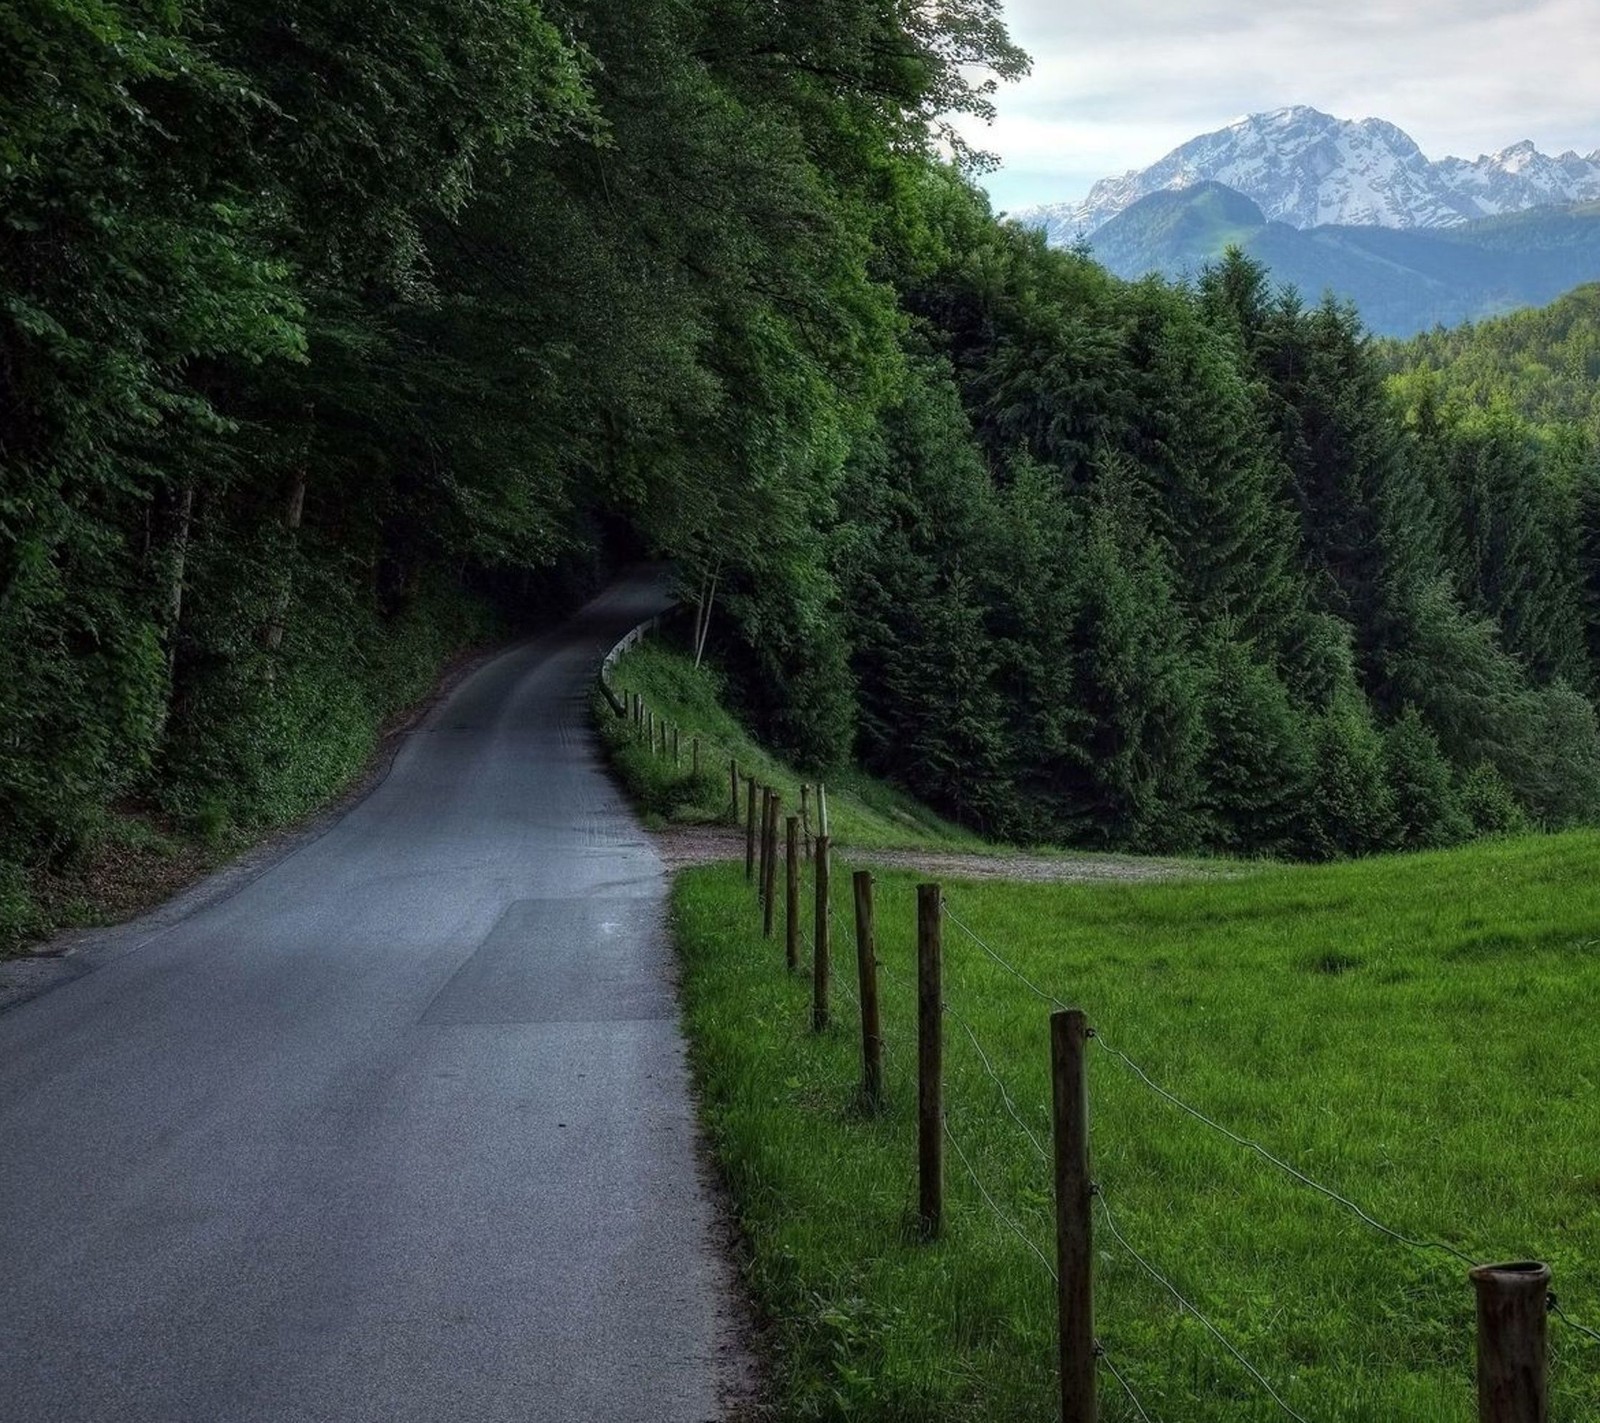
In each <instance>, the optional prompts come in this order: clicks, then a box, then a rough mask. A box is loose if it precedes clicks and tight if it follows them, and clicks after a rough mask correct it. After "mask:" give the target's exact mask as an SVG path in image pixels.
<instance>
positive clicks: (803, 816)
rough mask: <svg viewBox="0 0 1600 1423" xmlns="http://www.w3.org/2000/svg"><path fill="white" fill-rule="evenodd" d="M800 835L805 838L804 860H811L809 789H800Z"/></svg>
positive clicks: (808, 787)
mask: <svg viewBox="0 0 1600 1423" xmlns="http://www.w3.org/2000/svg"><path fill="white" fill-rule="evenodd" d="M800 833H801V834H802V835H803V836H804V837H805V842H806V859H808V860H809V859H810V858H811V787H810V786H801V787H800Z"/></svg>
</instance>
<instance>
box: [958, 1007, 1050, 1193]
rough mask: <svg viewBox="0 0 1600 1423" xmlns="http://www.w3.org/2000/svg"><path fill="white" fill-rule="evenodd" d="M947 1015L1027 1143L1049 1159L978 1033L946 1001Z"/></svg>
mask: <svg viewBox="0 0 1600 1423" xmlns="http://www.w3.org/2000/svg"><path fill="white" fill-rule="evenodd" d="M944 1011H945V1014H946V1016H947V1017H950V1018H953V1019H954V1020H955V1021H956V1023H957V1024H959V1025H960V1027H961V1030H962V1031H963V1032H964V1033H966V1035H967V1037H968V1039H969V1040H970V1041H971V1043H972V1048H973V1051H974V1052H976V1053H977V1054H978V1061H980V1062H981V1063H982V1064H983V1070H984V1071H985V1072H987V1073H988V1074H989V1078H990V1080H991V1081H992V1082H993V1083H994V1085H995V1086H996V1087H998V1088H999V1089H1000V1100H1001V1101H1002V1102H1004V1103H1005V1108H1006V1111H1008V1112H1009V1113H1010V1114H1011V1120H1012V1121H1014V1122H1015V1123H1016V1124H1017V1125H1018V1126H1019V1127H1021V1128H1022V1134H1023V1135H1024V1136H1025V1137H1027V1138H1028V1143H1029V1145H1031V1146H1032V1147H1033V1149H1034V1151H1035V1152H1036V1153H1037V1154H1038V1157H1039V1159H1040V1160H1041V1161H1049V1160H1050V1153H1049V1152H1048V1151H1046V1150H1045V1149H1044V1143H1043V1142H1041V1141H1040V1140H1039V1138H1038V1137H1037V1136H1036V1135H1035V1134H1034V1132H1033V1129H1032V1128H1031V1127H1030V1126H1029V1125H1028V1124H1027V1123H1026V1122H1025V1121H1023V1120H1022V1114H1021V1113H1020V1112H1019V1111H1018V1110H1017V1107H1016V1103H1014V1102H1013V1101H1012V1100H1011V1093H1010V1092H1009V1091H1007V1090H1006V1084H1005V1082H1004V1081H1002V1080H1001V1077H1000V1074H999V1073H998V1072H996V1071H995V1070H994V1064H993V1063H992V1062H990V1060H989V1054H988V1053H986V1052H985V1051H984V1050H983V1044H982V1043H980V1042H979V1041H978V1035H977V1034H976V1033H975V1032H973V1031H972V1024H971V1023H969V1022H968V1021H967V1020H966V1019H965V1018H963V1017H962V1016H961V1014H959V1013H958V1012H956V1010H955V1009H954V1008H952V1007H951V1006H950V1005H949V1004H948V1003H946V1004H945V1005H944Z"/></svg>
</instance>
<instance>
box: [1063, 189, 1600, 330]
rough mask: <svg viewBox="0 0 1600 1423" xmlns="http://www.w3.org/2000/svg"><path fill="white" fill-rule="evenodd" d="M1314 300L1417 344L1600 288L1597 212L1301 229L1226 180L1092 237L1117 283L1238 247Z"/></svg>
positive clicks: (1162, 196)
mask: <svg viewBox="0 0 1600 1423" xmlns="http://www.w3.org/2000/svg"><path fill="white" fill-rule="evenodd" d="M1234 244H1236V245H1238V246H1239V247H1242V248H1243V249H1244V250H1245V252H1246V253H1248V254H1249V255H1250V256H1252V257H1254V258H1255V259H1257V260H1258V261H1260V262H1263V263H1265V264H1266V266H1267V267H1268V268H1269V270H1270V271H1271V273H1272V278H1273V280H1274V281H1275V282H1279V283H1287V284H1289V285H1291V286H1294V287H1297V288H1299V290H1300V292H1301V293H1302V295H1303V296H1304V297H1305V298H1306V299H1307V301H1317V300H1319V299H1320V298H1321V296H1322V294H1323V293H1324V292H1326V291H1332V292H1334V293H1335V294H1336V295H1338V296H1340V297H1343V298H1348V299H1349V300H1351V301H1354V302H1355V304H1356V306H1357V308H1358V309H1359V310H1360V312H1361V315H1362V317H1363V318H1364V320H1365V321H1366V323H1367V325H1368V326H1370V327H1371V328H1372V330H1374V331H1376V332H1377V333H1379V334H1380V335H1387V336H1411V335H1414V334H1416V333H1417V332H1419V331H1425V330H1427V329H1429V328H1430V327H1433V326H1436V325H1443V326H1454V325H1458V324H1460V323H1461V322H1464V321H1476V320H1479V319H1482V318H1484V317H1489V316H1497V315H1501V314H1504V313H1506V312H1510V311H1514V310H1517V309H1518V308H1521V307H1526V306H1540V305H1543V304H1544V303H1546V302H1550V301H1553V300H1555V298H1556V297H1558V296H1560V295H1561V294H1562V293H1564V292H1567V291H1570V290H1571V289H1572V288H1573V287H1576V286H1579V285H1581V284H1582V283H1584V282H1590V281H1594V280H1596V279H1600V203H1587V204H1577V205H1572V206H1568V207H1555V208H1535V209H1532V210H1530V211H1528V212H1521V213H1512V214H1509V215H1507V216H1504V217H1495V218H1485V219H1483V220H1481V221H1478V222H1472V223H1466V224H1464V225H1463V226H1460V227H1453V228H1434V229H1429V230H1416V229H1410V230H1406V229H1398V228H1387V227H1336V226H1328V227H1313V228H1307V229H1304V230H1302V229H1299V228H1294V227H1290V226H1289V225H1288V224H1287V223H1282V222H1271V221H1269V220H1268V219H1267V217H1266V216H1265V214H1263V213H1262V211H1261V209H1260V208H1259V207H1258V206H1257V205H1256V204H1255V203H1253V202H1252V201H1251V200H1250V199H1249V198H1247V197H1245V196H1244V195H1243V194H1241V193H1237V192H1235V191H1233V190H1232V189H1231V188H1226V187H1224V186H1223V185H1222V184H1220V183H1201V184H1198V185H1197V186H1195V187H1192V188H1184V189H1181V190H1178V191H1172V192H1161V193H1152V194H1151V195H1150V196H1149V197H1147V198H1143V199H1141V200H1140V201H1139V202H1137V203H1135V204H1134V205H1133V206H1132V207H1131V208H1129V209H1128V210H1127V211H1126V212H1124V213H1122V214H1121V215H1119V216H1118V217H1115V218H1113V219H1112V220H1111V221H1110V222H1108V223H1107V224H1106V225H1105V226H1104V227H1102V228H1101V229H1100V230H1099V231H1098V232H1097V233H1095V234H1094V236H1093V237H1092V238H1091V239H1090V240H1089V246H1090V249H1091V251H1092V252H1093V254H1094V256H1095V258H1096V260H1097V261H1099V262H1101V263H1103V264H1104V265H1105V266H1106V267H1108V268H1110V269H1111V271H1113V272H1115V273H1116V274H1117V275H1119V276H1122V277H1128V278H1138V277H1142V276H1145V275H1146V274H1148V273H1150V272H1159V273H1161V274H1162V275H1164V276H1167V277H1183V276H1192V275H1194V274H1195V273H1196V272H1198V271H1199V269H1200V268H1201V267H1202V266H1204V265H1205V264H1206V263H1207V262H1210V261H1213V260H1215V259H1216V258H1217V257H1219V256H1221V255H1222V253H1223V252H1224V251H1225V250H1226V249H1227V247H1228V246H1230V245H1234Z"/></svg>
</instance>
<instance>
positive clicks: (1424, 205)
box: [1011, 104, 1600, 247]
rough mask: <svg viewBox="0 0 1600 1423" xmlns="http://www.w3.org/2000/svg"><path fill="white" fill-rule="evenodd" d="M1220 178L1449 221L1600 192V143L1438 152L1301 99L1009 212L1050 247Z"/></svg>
mask: <svg viewBox="0 0 1600 1423" xmlns="http://www.w3.org/2000/svg"><path fill="white" fill-rule="evenodd" d="M1202 182H1217V183H1221V184H1222V185H1224V186H1225V187H1228V188H1231V189H1233V190H1234V191H1235V192H1238V193H1241V194H1243V195H1244V196H1245V197H1247V198H1249V199H1250V200H1251V201H1253V202H1254V203H1256V204H1257V206H1259V207H1260V208H1261V210H1262V212H1263V214H1264V215H1265V216H1266V217H1267V218H1268V220H1269V221H1275V222H1283V223H1286V224H1287V225H1289V226H1290V227H1296V228H1302V229H1304V228H1310V227H1324V226H1333V225H1337V226H1344V227H1390V228H1401V229H1411V228H1424V229H1427V228H1448V227H1458V226H1461V225H1463V224H1465V223H1468V222H1473V221H1476V220H1479V219H1482V218H1487V217H1499V216H1504V215H1506V214H1509V213H1513V212H1523V211H1527V210H1528V209H1530V208H1536V207H1547V206H1557V205H1563V204H1568V203H1574V202H1584V201H1590V200H1593V199H1597V198H1600V148H1597V149H1596V150H1595V151H1594V152H1593V153H1590V154H1587V155H1582V154H1579V153H1577V152H1576V151H1574V150H1568V151H1567V152H1564V153H1561V154H1558V155H1556V156H1553V157H1552V156H1551V155H1549V154H1546V153H1543V152H1541V151H1540V150H1539V149H1538V147H1537V146H1536V145H1535V144H1534V143H1533V142H1532V140H1530V139H1523V140H1521V141H1519V142H1517V143H1513V144H1510V145H1508V146H1507V147H1505V148H1502V149H1500V150H1499V151H1498V152H1497V153H1493V154H1480V155H1479V156H1478V157H1477V158H1476V159H1471V160H1469V159H1465V158H1456V157H1446V158H1441V159H1439V160H1437V161H1435V160H1431V159H1429V158H1428V157H1427V156H1426V155H1425V154H1424V153H1423V151H1422V149H1421V148H1420V147H1419V146H1418V145H1417V143H1416V141H1415V140H1414V139H1413V138H1412V137H1411V136H1410V135H1409V134H1408V133H1406V132H1405V131H1404V130H1403V129H1401V128H1399V127H1397V126H1396V125H1395V124H1392V123H1389V122H1388V121H1386V120H1384V119H1377V118H1366V119H1360V120H1350V119H1339V118H1335V117H1333V116H1332V115H1331V114H1326V113H1323V112H1322V111H1321V110H1319V109H1314V108H1311V107H1310V106H1309V105H1304V104H1297V105H1292V106H1290V107H1288V108H1282V109H1274V110H1271V111H1269V112H1266V113H1259V114H1251V115H1249V116H1247V117H1246V118H1243V119H1240V120H1239V121H1238V122H1236V123H1233V124H1229V125H1228V126H1226V127H1225V128H1221V129H1217V130H1214V131H1213V132H1211V133H1206V134H1201V135H1199V136H1198V137H1196V138H1192V139H1190V140H1189V141H1188V142H1187V143H1183V144H1180V145H1179V146H1178V147H1177V148H1175V149H1173V150H1172V151H1171V152H1170V153H1168V154H1166V155H1165V156H1164V157H1163V158H1161V159H1159V160H1157V161H1156V162H1155V163H1153V164H1151V165H1150V166H1149V167H1148V168H1142V169H1133V170H1130V171H1129V172H1127V173H1124V174H1121V175H1119V176H1117V177H1110V178H1102V179H1101V180H1100V181H1099V182H1098V183H1096V184H1095V185H1094V187H1093V188H1091V189H1090V190H1089V194H1088V196H1087V197H1086V198H1084V199H1083V200H1082V201H1081V202H1065V203H1046V204H1042V205H1039V206H1035V207H1029V208H1024V209H1020V210H1018V211H1017V212H1014V213H1013V214H1012V215H1011V216H1012V217H1013V218H1014V219H1015V220H1016V221H1018V222H1021V223H1023V224H1024V225H1026V226H1031V227H1042V228H1043V229H1044V230H1045V233H1046V238H1047V240H1048V241H1049V242H1050V243H1051V245H1052V246H1057V247H1063V246H1067V245H1070V244H1071V243H1072V242H1074V241H1076V240H1077V238H1078V237H1079V236H1092V235H1093V234H1094V233H1095V232H1097V231H1098V230H1099V229H1100V228H1102V227H1103V226H1105V224H1106V223H1107V222H1109V221H1111V220H1112V219H1113V218H1115V217H1116V216H1118V215H1119V214H1120V213H1122V212H1125V211H1126V210H1127V209H1128V208H1130V207H1132V206H1133V204H1134V203H1136V202H1138V201H1140V200H1141V199H1143V198H1146V197H1149V196H1151V195H1152V194H1153V193H1158V192H1166V191H1181V190H1183V189H1187V188H1190V187H1193V186H1195V185H1196V184H1198V183H1202Z"/></svg>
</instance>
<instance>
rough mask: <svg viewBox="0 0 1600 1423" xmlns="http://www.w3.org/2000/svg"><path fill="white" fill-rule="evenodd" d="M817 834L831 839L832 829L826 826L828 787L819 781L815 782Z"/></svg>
mask: <svg viewBox="0 0 1600 1423" xmlns="http://www.w3.org/2000/svg"><path fill="white" fill-rule="evenodd" d="M817 834H818V835H826V836H827V837H828V838H829V839H830V840H831V839H833V831H832V830H831V829H829V828H828V788H827V787H826V786H825V785H823V784H822V782H821V781H818V782H817Z"/></svg>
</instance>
